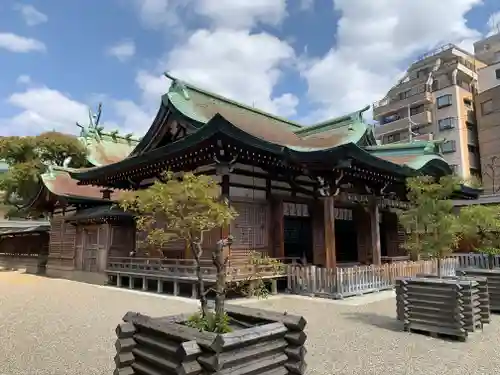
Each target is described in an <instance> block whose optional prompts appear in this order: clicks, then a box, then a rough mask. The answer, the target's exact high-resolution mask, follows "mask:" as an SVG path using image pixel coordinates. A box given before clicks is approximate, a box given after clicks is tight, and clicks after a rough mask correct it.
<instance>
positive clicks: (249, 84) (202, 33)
mask: <svg viewBox="0 0 500 375" xmlns="http://www.w3.org/2000/svg"><path fill="white" fill-rule="evenodd" d="M294 57H295V54H294V50H293V48H292V47H291V46H289V45H288V44H287V43H285V42H283V41H281V40H279V39H278V38H276V37H274V36H272V35H270V34H266V33H258V34H252V33H250V32H249V31H245V30H239V31H234V30H229V29H218V30H216V31H213V32H212V31H208V30H198V31H196V32H195V33H194V34H193V35H191V37H190V38H189V39H188V40H187V42H186V43H185V44H182V45H180V46H177V47H176V48H174V49H173V50H172V51H171V52H170V53H169V55H168V58H167V59H166V64H165V67H166V68H167V69H168V70H169V72H170V73H171V74H172V75H173V76H175V77H178V78H180V79H184V80H186V81H188V82H192V83H194V84H197V85H199V86H200V87H204V88H207V89H209V90H212V91H214V92H216V93H218V94H220V95H224V96H228V97H230V98H232V99H235V100H238V101H241V102H243V103H246V104H249V105H255V107H257V108H260V109H262V110H265V111H270V112H273V113H279V114H281V115H283V116H289V115H293V114H294V113H295V105H292V104H294V103H295V104H296V103H297V100H296V98H295V99H294V96H293V95H292V94H285V95H286V96H285V97H275V96H273V89H274V87H275V85H276V84H277V83H278V81H279V79H280V78H281V76H282V70H281V68H282V67H283V66H284V65H285V64H287V63H289V62H290V61H293V59H294ZM148 87H149V86H148V85H146V89H148ZM154 87H155V86H154V85H152V86H151V88H152V89H153V88H154ZM284 103H287V105H283V104H284Z"/></svg>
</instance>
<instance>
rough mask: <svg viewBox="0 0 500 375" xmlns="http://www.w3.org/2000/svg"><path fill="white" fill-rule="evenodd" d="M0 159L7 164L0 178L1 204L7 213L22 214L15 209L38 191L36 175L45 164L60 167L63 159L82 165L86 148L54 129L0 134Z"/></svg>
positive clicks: (44, 167) (73, 138)
mask: <svg viewBox="0 0 500 375" xmlns="http://www.w3.org/2000/svg"><path fill="white" fill-rule="evenodd" d="M70 158H71V159H70ZM0 160H3V161H5V163H7V164H8V166H9V169H8V171H7V172H5V173H4V174H3V175H2V178H1V179H0V190H2V191H3V192H4V194H3V204H4V205H6V206H9V207H11V209H10V210H9V212H8V214H7V216H23V215H24V214H25V213H24V212H23V211H19V210H18V209H19V208H20V207H22V206H23V205H24V204H25V203H26V202H28V201H29V200H30V198H31V197H33V195H34V194H36V192H37V191H38V179H39V175H40V174H41V173H43V172H45V170H46V168H47V165H60V166H62V165H63V163H64V162H65V160H67V161H70V162H71V166H72V167H81V166H84V165H85V163H86V150H85V147H84V146H83V145H82V144H81V143H80V142H79V141H78V139H77V138H76V137H74V136H70V135H65V134H61V133H57V132H46V133H42V134H40V135H38V136H28V137H0ZM14 208H15V209H14ZM26 214H27V215H29V213H26Z"/></svg>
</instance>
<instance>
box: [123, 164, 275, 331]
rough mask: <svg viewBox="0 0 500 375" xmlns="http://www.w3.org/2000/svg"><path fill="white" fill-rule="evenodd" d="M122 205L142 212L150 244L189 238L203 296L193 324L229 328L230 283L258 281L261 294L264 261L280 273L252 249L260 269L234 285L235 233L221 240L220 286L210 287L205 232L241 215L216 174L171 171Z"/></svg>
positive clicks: (216, 261) (217, 252)
mask: <svg viewBox="0 0 500 375" xmlns="http://www.w3.org/2000/svg"><path fill="white" fill-rule="evenodd" d="M119 205H120V207H121V208H122V209H124V210H127V211H131V212H134V213H135V214H136V224H137V229H138V230H140V231H144V232H145V233H147V236H146V238H145V242H146V243H147V244H148V245H150V246H152V247H155V246H156V247H158V248H161V247H163V246H164V245H165V244H166V243H167V242H169V241H175V240H184V241H186V244H187V246H188V248H189V250H190V252H191V254H192V256H193V258H194V262H195V272H196V277H197V286H198V298H199V299H200V312H199V313H197V314H194V315H193V316H191V317H190V319H189V320H188V321H187V322H186V324H187V325H189V326H191V327H196V328H198V329H200V330H203V331H210V332H217V333H225V332H228V331H229V330H230V329H231V328H230V320H229V317H228V316H227V314H226V313H225V309H224V303H225V296H226V293H227V291H228V288H242V287H243V285H245V283H246V282H250V281H252V285H254V286H256V288H254V289H256V293H257V294H258V295H259V291H261V290H263V289H264V288H263V287H262V284H263V283H264V281H263V280H262V278H261V277H260V276H261V275H260V271H261V268H262V266H263V265H268V266H269V267H271V269H272V270H275V272H279V268H278V267H279V265H276V262H277V261H275V260H273V259H271V258H269V257H266V256H263V255H260V256H257V255H256V254H255V253H250V257H249V259H250V261H249V264H250V266H251V267H253V268H254V269H252V270H251V272H249V273H248V274H245V275H244V277H243V278H240V279H239V280H238V282H236V283H235V285H232V286H229V287H228V286H227V282H226V281H227V263H228V260H229V257H228V256H227V255H226V254H225V251H224V249H225V248H226V247H229V246H231V244H232V241H233V238H232V237H231V236H229V237H228V238H223V239H220V240H219V241H218V242H217V246H216V247H215V249H214V251H213V252H212V262H213V265H214V267H215V269H216V283H215V287H214V288H206V286H205V281H204V278H203V273H202V267H201V258H202V255H203V247H202V244H203V236H204V234H205V233H206V232H208V231H211V230H213V229H216V228H221V227H224V226H228V225H229V224H230V222H231V221H232V220H234V219H235V218H236V216H237V215H238V214H237V212H236V211H235V210H234V209H233V208H232V207H231V206H230V205H229V202H228V200H227V199H226V198H224V197H222V198H221V196H220V188H219V185H218V183H217V182H216V181H215V180H214V179H212V178H211V177H210V176H205V175H194V174H193V173H182V174H178V175H174V174H173V173H172V172H165V173H164V174H163V175H162V177H161V179H160V180H159V181H156V182H155V183H154V184H153V185H152V186H151V187H149V188H147V189H144V190H139V191H134V192H128V193H125V194H124V195H123V196H122V197H121V200H120V202H119ZM266 262H267V263H266ZM273 267H274V268H273ZM229 281H231V280H229ZM210 292H215V295H216V296H215V311H210V309H209V308H208V301H207V295H208V293H210ZM261 294H262V293H261ZM262 295H263V294H262Z"/></svg>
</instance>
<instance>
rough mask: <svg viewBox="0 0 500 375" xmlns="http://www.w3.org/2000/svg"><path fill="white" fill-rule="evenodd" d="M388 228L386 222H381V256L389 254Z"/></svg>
mask: <svg viewBox="0 0 500 375" xmlns="http://www.w3.org/2000/svg"><path fill="white" fill-rule="evenodd" d="M386 232H387V229H386V226H385V225H384V222H383V221H382V222H380V256H383V257H386V256H387V233H386Z"/></svg>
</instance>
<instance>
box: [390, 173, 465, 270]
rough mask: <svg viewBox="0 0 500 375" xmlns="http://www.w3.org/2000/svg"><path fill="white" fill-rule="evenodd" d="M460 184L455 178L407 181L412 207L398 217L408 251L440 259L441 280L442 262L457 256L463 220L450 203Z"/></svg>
mask: <svg viewBox="0 0 500 375" xmlns="http://www.w3.org/2000/svg"><path fill="white" fill-rule="evenodd" d="M458 183H459V182H458V180H457V179H456V178H454V177H451V176H445V177H442V178H441V179H439V180H436V179H435V178H434V177H431V176H418V177H411V178H408V179H407V180H406V186H407V189H408V192H407V197H408V200H409V203H410V207H409V209H407V210H399V211H398V217H399V220H400V223H401V225H402V226H403V227H404V229H405V230H406V232H407V233H408V236H407V238H406V241H405V243H404V244H403V246H404V248H405V249H406V250H407V251H408V252H409V253H410V254H418V255H424V256H426V257H430V258H436V259H437V261H438V276H440V277H441V259H443V258H444V257H446V256H447V255H449V254H451V253H452V252H453V249H454V248H455V247H456V245H457V243H458V241H459V238H460V237H459V220H458V218H457V216H456V215H455V213H454V211H453V202H452V201H451V200H450V199H449V197H450V196H451V194H452V193H453V191H454V190H455V188H456V187H457V184H458Z"/></svg>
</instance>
